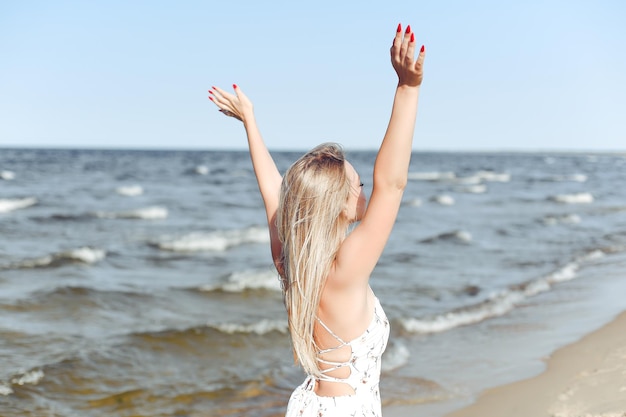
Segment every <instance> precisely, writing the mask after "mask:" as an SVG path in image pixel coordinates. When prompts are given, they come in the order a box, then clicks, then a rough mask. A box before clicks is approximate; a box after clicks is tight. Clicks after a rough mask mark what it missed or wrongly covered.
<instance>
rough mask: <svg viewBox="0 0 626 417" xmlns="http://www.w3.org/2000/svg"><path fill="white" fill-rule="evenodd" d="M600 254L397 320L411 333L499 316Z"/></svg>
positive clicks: (441, 329)
mask: <svg viewBox="0 0 626 417" xmlns="http://www.w3.org/2000/svg"><path fill="white" fill-rule="evenodd" d="M602 256H604V252H602V251H600V250H594V251H591V252H589V253H587V254H584V255H582V256H580V257H577V258H576V259H574V260H573V261H571V262H569V263H567V264H566V265H564V266H563V267H561V268H559V269H557V270H555V271H554V272H552V273H550V274H548V275H545V276H542V277H540V278H537V279H535V280H531V281H528V282H524V283H522V284H518V285H512V286H510V287H508V288H505V289H503V290H500V291H495V292H492V293H491V294H490V295H489V297H487V299H485V300H484V301H482V302H480V303H478V304H473V305H469V306H466V307H461V308H457V309H454V310H452V311H449V312H446V313H442V314H440V315H437V316H434V317H428V318H403V319H401V320H400V323H401V325H402V327H403V328H404V330H406V331H408V332H411V333H439V332H444V331H447V330H450V329H454V328H456V327H460V326H466V325H470V324H474V323H478V322H481V321H484V320H487V319H490V318H493V317H498V316H502V315H504V314H506V313H508V312H509V311H511V310H513V309H514V308H515V307H517V306H518V305H519V304H521V303H522V302H523V301H524V300H526V299H527V298H529V297H533V296H535V295H537V294H540V293H543V292H546V291H549V290H550V289H551V288H552V287H553V286H554V285H556V284H558V283H561V282H565V281H570V280H572V279H574V278H576V277H577V271H578V270H579V269H580V267H581V264H582V263H584V262H588V261H591V260H594V259H597V258H600V257H602Z"/></svg>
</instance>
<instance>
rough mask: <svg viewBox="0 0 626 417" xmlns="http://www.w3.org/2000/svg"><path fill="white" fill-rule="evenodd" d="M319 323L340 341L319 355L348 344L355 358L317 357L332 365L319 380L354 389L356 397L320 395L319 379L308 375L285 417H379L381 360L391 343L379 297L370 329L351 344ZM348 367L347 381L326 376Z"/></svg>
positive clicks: (295, 393) (293, 395)
mask: <svg viewBox="0 0 626 417" xmlns="http://www.w3.org/2000/svg"><path fill="white" fill-rule="evenodd" d="M317 320H318V321H319V323H320V324H321V325H322V326H323V327H324V329H326V331H328V333H330V334H331V335H332V336H333V337H334V338H335V339H337V341H338V342H339V345H338V346H335V347H333V348H330V349H325V350H322V351H319V352H318V355H322V354H324V353H328V352H331V351H333V350H336V349H339V348H342V347H344V346H346V345H348V346H350V347H351V349H352V355H351V356H350V359H349V360H348V361H347V362H331V361H325V360H323V359H321V358H319V357H318V358H317V360H318V361H319V362H321V363H324V364H327V365H331V367H330V368H328V369H325V370H322V376H321V377H319V378H318V379H319V380H323V381H332V382H343V383H346V384H348V385H350V386H351V387H352V389H354V394H352V395H342V396H338V397H322V396H318V395H317V394H316V393H315V392H314V391H313V390H314V389H315V385H316V377H314V376H312V375H309V376H307V378H306V379H305V380H304V382H303V383H302V385H300V386H299V387H298V388H296V389H295V391H294V392H293V394H291V398H289V404H288V405H287V414H286V416H285V417H366V416H367V417H380V416H381V404H380V392H379V389H378V383H379V381H380V367H381V357H382V355H383V352H384V351H385V347H387V341H388V340H389V320H388V319H387V316H386V315H385V312H384V311H383V308H382V306H381V305H380V302H379V301H378V298H376V297H374V317H373V318H372V322H371V323H370V325H369V326H368V328H367V330H365V332H363V334H362V335H361V336H359V337H357V338H356V339H353V340H352V341H350V342H345V341H343V340H342V339H341V338H340V337H339V336H337V335H336V334H335V333H334V332H333V331H332V330H330V328H328V326H326V324H324V323H323V322H322V321H321V320H320V319H317ZM345 366H347V367H350V375H349V376H348V377H347V378H335V377H332V376H329V375H326V373H328V372H332V371H334V370H336V369H339V368H342V367H345Z"/></svg>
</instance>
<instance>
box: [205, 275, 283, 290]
mask: <svg viewBox="0 0 626 417" xmlns="http://www.w3.org/2000/svg"><path fill="white" fill-rule="evenodd" d="M199 289H200V291H207V292H211V291H224V292H244V291H246V290H269V291H276V292H282V289H281V287H280V280H279V276H278V273H277V272H275V271H268V270H247V271H238V272H233V273H232V274H230V275H229V276H228V279H227V281H226V282H224V283H222V284H218V285H203V286H201V287H200V288H199Z"/></svg>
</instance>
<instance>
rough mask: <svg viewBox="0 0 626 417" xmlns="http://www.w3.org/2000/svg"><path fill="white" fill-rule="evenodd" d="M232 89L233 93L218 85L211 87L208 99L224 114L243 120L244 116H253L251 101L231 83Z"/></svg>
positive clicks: (244, 119)
mask: <svg viewBox="0 0 626 417" xmlns="http://www.w3.org/2000/svg"><path fill="white" fill-rule="evenodd" d="M233 89H234V90H235V94H231V93H228V92H226V91H224V90H222V89H221V88H218V87H211V89H210V90H209V94H210V96H209V100H211V101H212V102H213V103H215V105H216V106H217V107H218V108H219V111H221V112H222V113H224V114H225V115H226V116H229V117H234V118H235V119H237V120H240V121H242V122H245V121H246V118H249V117H253V114H254V111H253V106H252V102H251V101H250V99H249V98H248V97H247V96H246V95H245V94H244V93H243V92H242V91H241V89H240V88H239V87H237V85H236V84H233Z"/></svg>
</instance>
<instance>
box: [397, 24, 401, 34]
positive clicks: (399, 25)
mask: <svg viewBox="0 0 626 417" xmlns="http://www.w3.org/2000/svg"><path fill="white" fill-rule="evenodd" d="M396 32H398V33H400V32H402V24H400V23H398V30H396Z"/></svg>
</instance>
